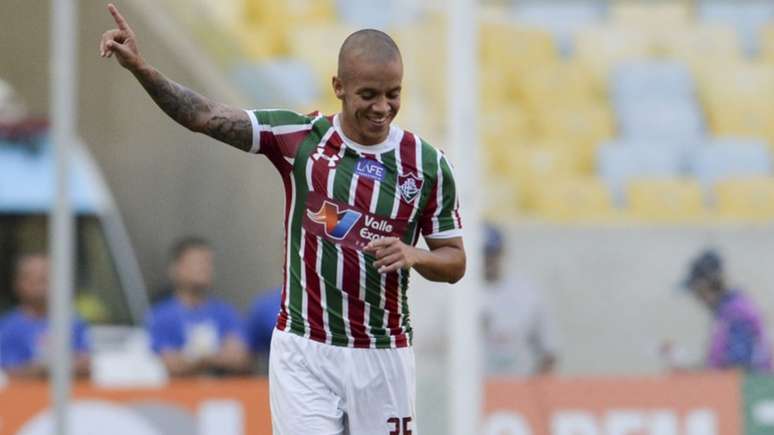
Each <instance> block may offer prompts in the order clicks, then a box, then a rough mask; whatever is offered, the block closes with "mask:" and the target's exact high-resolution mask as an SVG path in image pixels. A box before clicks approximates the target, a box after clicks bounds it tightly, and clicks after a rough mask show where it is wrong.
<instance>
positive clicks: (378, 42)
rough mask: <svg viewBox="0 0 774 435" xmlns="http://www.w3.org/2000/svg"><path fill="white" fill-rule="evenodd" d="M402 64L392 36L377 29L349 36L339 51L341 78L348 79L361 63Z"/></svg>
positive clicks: (365, 30) (339, 72) (361, 31)
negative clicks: (394, 62) (395, 62)
mask: <svg viewBox="0 0 774 435" xmlns="http://www.w3.org/2000/svg"><path fill="white" fill-rule="evenodd" d="M396 60H397V61H399V62H401V63H402V60H401V55H400V50H399V49H398V44H396V43H395V41H394V40H393V39H392V38H391V37H390V35H388V34H386V33H384V32H382V31H381V30H376V29H363V30H358V31H357V32H355V33H353V34H351V35H349V36H348V37H347V39H345V40H344V43H343V44H341V49H340V50H339V70H338V76H339V77H340V78H348V77H350V76H351V74H352V73H353V72H354V69H355V68H357V66H356V64H357V63H359V62H368V63H379V64H385V63H389V62H393V61H396Z"/></svg>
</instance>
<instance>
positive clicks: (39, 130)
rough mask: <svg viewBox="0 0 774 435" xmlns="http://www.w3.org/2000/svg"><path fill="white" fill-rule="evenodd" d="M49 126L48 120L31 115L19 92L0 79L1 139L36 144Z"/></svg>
mask: <svg viewBox="0 0 774 435" xmlns="http://www.w3.org/2000/svg"><path fill="white" fill-rule="evenodd" d="M47 128H48V121H47V120H46V119H44V118H35V117H30V116H29V114H28V113H27V107H26V106H25V104H24V101H22V99H21V97H20V96H19V94H17V93H16V91H15V90H14V89H13V87H12V86H11V85H10V84H8V83H7V82H5V81H3V80H2V79H0V141H3V140H6V141H11V142H16V143H26V144H36V142H37V141H36V139H38V138H40V137H41V136H42V135H43V134H44V133H45V132H46V130H47Z"/></svg>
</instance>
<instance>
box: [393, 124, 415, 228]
mask: <svg viewBox="0 0 774 435" xmlns="http://www.w3.org/2000/svg"><path fill="white" fill-rule="evenodd" d="M399 152H400V164H401V168H400V171H399V174H402V175H408V174H414V176H415V177H419V171H417V142H416V140H415V136H414V135H413V134H411V133H409V132H408V131H406V132H404V133H403V140H401V141H400V149H399ZM395 194H396V195H398V196H399V202H400V206H399V207H398V219H401V218H403V219H408V218H410V217H411V211H412V210H413V209H414V203H411V204H409V203H407V202H406V201H404V200H403V197H402V196H400V192H396V193H395ZM414 200H415V201H419V199H418V198H417V197H415V199H414Z"/></svg>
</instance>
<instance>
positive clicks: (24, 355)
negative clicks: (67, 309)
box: [0, 254, 90, 378]
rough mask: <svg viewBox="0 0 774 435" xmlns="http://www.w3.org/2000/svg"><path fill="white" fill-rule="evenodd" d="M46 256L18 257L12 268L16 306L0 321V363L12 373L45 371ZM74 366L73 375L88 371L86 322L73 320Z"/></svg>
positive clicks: (24, 374)
mask: <svg viewBox="0 0 774 435" xmlns="http://www.w3.org/2000/svg"><path fill="white" fill-rule="evenodd" d="M48 270H49V262H48V258H47V257H46V256H45V255H44V254H29V255H24V256H22V257H21V258H19V259H18V260H17V262H16V267H15V270H14V287H15V290H16V294H17V296H18V297H19V306H18V307H17V308H16V309H14V310H13V311H11V312H10V313H9V314H7V315H6V316H5V317H4V318H3V319H2V321H0V325H2V326H1V327H0V366H2V368H3V370H4V371H5V372H6V373H8V374H9V375H10V376H12V377H23V378H42V377H45V376H47V375H48V364H49V362H51V361H53V360H54V356H53V355H51V354H50V343H49V341H50V338H49V333H48V319H47V313H48V284H49V280H48ZM72 339H73V349H74V364H73V370H74V373H75V375H76V376H86V375H88V373H89V366H90V358H89V350H90V349H89V343H88V329H87V326H86V323H85V322H84V321H83V320H82V319H80V318H79V317H77V316H76V318H75V321H74V322H73V331H72Z"/></svg>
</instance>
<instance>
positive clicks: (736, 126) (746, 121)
mask: <svg viewBox="0 0 774 435" xmlns="http://www.w3.org/2000/svg"><path fill="white" fill-rule="evenodd" d="M707 118H708V120H709V125H710V129H711V131H712V133H713V134H715V135H716V136H734V137H750V138H759V139H765V140H767V141H768V142H769V143H770V144H774V107H772V106H771V103H765V102H763V101H728V102H725V103H723V102H718V103H715V104H709V105H708V107H707Z"/></svg>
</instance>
